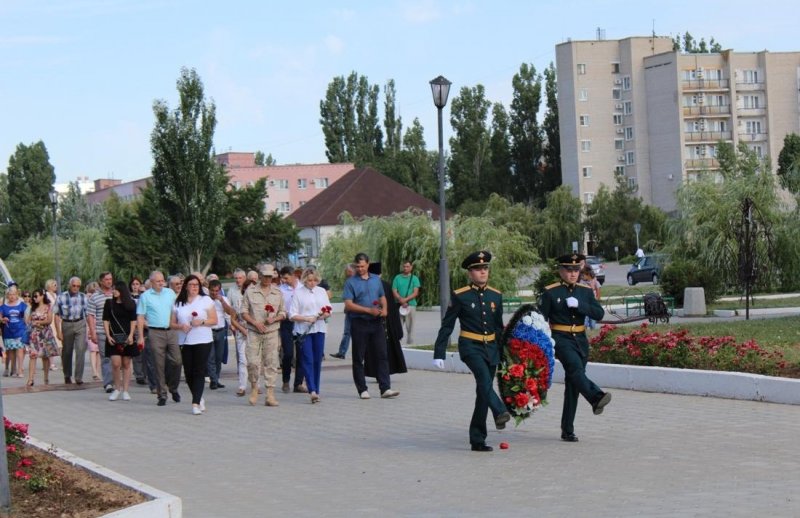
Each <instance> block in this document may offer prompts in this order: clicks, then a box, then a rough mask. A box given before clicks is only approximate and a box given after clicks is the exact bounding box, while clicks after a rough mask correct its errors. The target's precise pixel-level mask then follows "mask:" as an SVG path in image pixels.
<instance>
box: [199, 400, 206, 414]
mask: <svg viewBox="0 0 800 518" xmlns="http://www.w3.org/2000/svg"><path fill="white" fill-rule="evenodd" d="M200 411H201V412H205V411H206V400H205V399H204V398H200Z"/></svg>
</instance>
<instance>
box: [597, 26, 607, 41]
mask: <svg viewBox="0 0 800 518" xmlns="http://www.w3.org/2000/svg"><path fill="white" fill-rule="evenodd" d="M604 39H606V30H605V29H601V28H600V27H598V28H597V40H598V41H603V40H604Z"/></svg>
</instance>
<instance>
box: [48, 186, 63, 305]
mask: <svg viewBox="0 0 800 518" xmlns="http://www.w3.org/2000/svg"><path fill="white" fill-rule="evenodd" d="M50 207H51V208H52V209H53V251H54V254H55V255H54V256H53V257H54V259H55V263H56V264H55V266H56V293H60V292H61V270H60V268H59V267H58V235H57V234H56V209H57V208H58V193H57V192H56V191H55V189H53V190H52V191H50Z"/></svg>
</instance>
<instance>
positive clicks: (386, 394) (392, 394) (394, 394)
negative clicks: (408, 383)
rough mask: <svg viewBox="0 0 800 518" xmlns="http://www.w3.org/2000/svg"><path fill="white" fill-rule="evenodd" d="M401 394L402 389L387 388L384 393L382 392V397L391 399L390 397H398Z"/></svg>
mask: <svg viewBox="0 0 800 518" xmlns="http://www.w3.org/2000/svg"><path fill="white" fill-rule="evenodd" d="M399 395H400V391H399V390H392V389H386V390H385V391H384V392H383V394H381V397H382V398H383V399H389V398H393V397H397V396H399Z"/></svg>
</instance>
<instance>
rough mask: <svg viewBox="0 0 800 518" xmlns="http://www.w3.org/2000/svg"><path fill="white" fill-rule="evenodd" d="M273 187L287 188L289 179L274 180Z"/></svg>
mask: <svg viewBox="0 0 800 518" xmlns="http://www.w3.org/2000/svg"><path fill="white" fill-rule="evenodd" d="M275 187H277V188H278V189H288V188H289V180H275Z"/></svg>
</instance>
